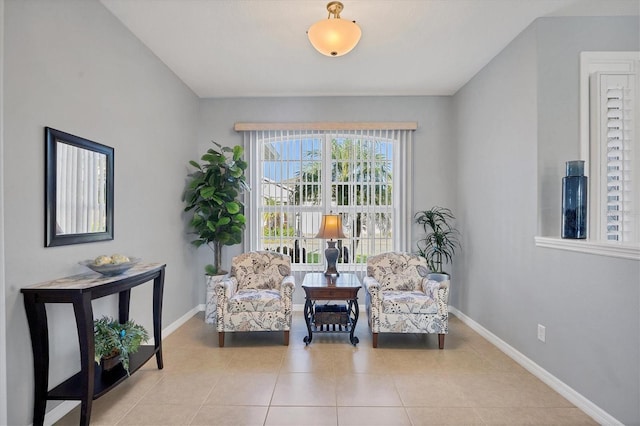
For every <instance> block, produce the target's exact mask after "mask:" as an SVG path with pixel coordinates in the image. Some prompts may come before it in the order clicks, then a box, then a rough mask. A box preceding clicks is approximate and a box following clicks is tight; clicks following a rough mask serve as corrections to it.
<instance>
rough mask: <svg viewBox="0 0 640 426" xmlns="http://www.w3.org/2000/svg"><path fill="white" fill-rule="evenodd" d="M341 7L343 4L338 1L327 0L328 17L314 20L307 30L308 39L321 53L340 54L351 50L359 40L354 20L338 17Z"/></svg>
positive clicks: (358, 29) (357, 28) (358, 30)
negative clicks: (330, 0)
mask: <svg viewBox="0 0 640 426" xmlns="http://www.w3.org/2000/svg"><path fill="white" fill-rule="evenodd" d="M342 9H344V6H343V4H342V3H340V2H339V1H332V2H329V3H328V4H327V10H328V11H329V17H328V18H327V19H323V20H321V21H318V22H316V23H315V24H313V25H312V26H311V27H310V28H309V31H307V35H308V36H309V41H310V42H311V44H312V45H313V47H315V48H316V50H317V51H318V52H320V53H322V54H323V55H326V56H342V55H344V54H347V53H349V52H350V51H351V50H353V48H354V47H356V45H357V44H358V42H359V41H360V36H361V35H362V31H361V30H360V27H359V26H358V24H356V22H355V21H348V20H344V19H340V12H342ZM331 15H333V19H331Z"/></svg>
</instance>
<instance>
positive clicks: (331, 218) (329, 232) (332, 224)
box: [316, 214, 347, 240]
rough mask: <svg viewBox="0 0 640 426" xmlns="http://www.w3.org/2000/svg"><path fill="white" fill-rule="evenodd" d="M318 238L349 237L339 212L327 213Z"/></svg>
mask: <svg viewBox="0 0 640 426" xmlns="http://www.w3.org/2000/svg"><path fill="white" fill-rule="evenodd" d="M316 238H323V239H325V240H328V239H333V238H347V237H346V235H344V231H343V230H342V217H341V216H340V215H339V214H325V215H324V216H322V223H321V224H320V230H319V231H318V235H316Z"/></svg>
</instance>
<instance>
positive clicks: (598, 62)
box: [535, 52, 640, 260]
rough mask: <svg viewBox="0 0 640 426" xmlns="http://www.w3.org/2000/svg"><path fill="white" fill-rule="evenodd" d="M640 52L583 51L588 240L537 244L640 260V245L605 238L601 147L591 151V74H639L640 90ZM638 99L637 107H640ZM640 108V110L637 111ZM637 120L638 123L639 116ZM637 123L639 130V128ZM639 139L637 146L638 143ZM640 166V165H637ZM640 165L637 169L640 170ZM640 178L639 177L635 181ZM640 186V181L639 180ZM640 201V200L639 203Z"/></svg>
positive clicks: (582, 130)
mask: <svg viewBox="0 0 640 426" xmlns="http://www.w3.org/2000/svg"><path fill="white" fill-rule="evenodd" d="M639 61H640V52H581V54H580V158H581V159H582V160H584V161H585V174H586V175H587V176H588V177H589V180H590V183H589V195H588V200H589V210H588V212H589V213H588V214H589V226H588V228H587V239H586V240H570V239H560V238H552V237H536V239H535V240H536V245H537V246H539V247H548V248H555V249H562V250H569V251H578V252H582V253H590V254H595V255H601V256H611V257H617V258H622V259H631V260H640V242H639V241H634V242H612V241H607V240H606V239H604V238H603V237H602V232H600V228H601V226H600V224H601V222H602V216H603V215H604V214H605V213H604V212H605V209H604V206H602V205H601V204H600V202H599V197H597V195H596V194H597V193H598V190H597V189H596V188H597V186H598V185H600V184H601V182H600V180H601V178H600V176H601V173H600V171H599V168H600V164H593V163H594V159H595V158H598V155H596V153H595V152H594V151H595V150H596V149H598V148H599V147H594V148H592V144H596V143H597V142H596V141H595V139H594V141H593V142H592V138H591V134H592V131H593V130H592V117H591V97H590V90H591V87H590V86H591V82H590V80H591V75H593V74H595V73H599V72H600V73H612V74H616V73H632V72H635V73H636V89H638V87H639V85H638V84H639V83H640V81H639V78H640V77H639V75H640V66H639ZM638 101H640V99H637V97H636V106H638V105H640V103H639V102H638ZM638 109H640V108H638ZM634 119H636V120H638V113H637V112H636V116H635V117H634ZM638 124H640V123H636V129H637V128H638V127H639V126H638ZM634 136H635V137H636V145H637V144H638V142H637V138H638V137H640V135H638V134H636V135H634ZM638 166H640V164H638ZM638 166H637V167H638ZM636 176H638V173H637V171H636V175H635V176H634V178H635V177H636ZM636 182H637V185H640V180H636ZM639 201H640V200H639Z"/></svg>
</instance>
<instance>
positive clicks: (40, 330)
mask: <svg viewBox="0 0 640 426" xmlns="http://www.w3.org/2000/svg"><path fill="white" fill-rule="evenodd" d="M24 308H25V311H26V313H27V321H28V322H29V332H30V334H31V349H32V351H33V373H34V382H35V383H34V385H35V387H34V391H33V395H34V399H33V424H34V426H40V425H42V424H43V423H44V415H45V411H46V408H47V391H48V387H49V328H48V325H47V311H46V309H45V306H44V303H37V302H36V300H35V295H33V294H25V295H24Z"/></svg>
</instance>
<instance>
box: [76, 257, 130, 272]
mask: <svg viewBox="0 0 640 426" xmlns="http://www.w3.org/2000/svg"><path fill="white" fill-rule="evenodd" d="M108 259H109V256H98V257H97V258H95V259H88V260H83V261H82V262H79V263H80V264H81V265H84V266H86V267H87V268H89V269H91V270H92V271H95V272H99V273H101V274H102V275H107V276H113V275H120V274H123V273H124V272H126V271H128V270H129V269H131V268H132V267H133V266H135V264H136V263H138V262H140V258H139V257H125V256H123V257H122V258H120V257H119V258H118V259H117V260H118V261H119V262H118V263H110V262H108ZM124 259H126V260H128V261H121V260H124Z"/></svg>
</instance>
